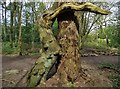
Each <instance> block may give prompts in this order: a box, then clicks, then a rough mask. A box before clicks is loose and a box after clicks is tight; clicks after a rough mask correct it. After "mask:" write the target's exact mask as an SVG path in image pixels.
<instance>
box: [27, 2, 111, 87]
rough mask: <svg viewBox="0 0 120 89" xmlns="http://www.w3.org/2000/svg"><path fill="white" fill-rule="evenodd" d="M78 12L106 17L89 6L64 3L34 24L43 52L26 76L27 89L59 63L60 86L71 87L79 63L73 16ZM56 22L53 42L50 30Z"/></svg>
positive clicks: (75, 26)
mask: <svg viewBox="0 0 120 89" xmlns="http://www.w3.org/2000/svg"><path fill="white" fill-rule="evenodd" d="M81 10H84V11H90V12H94V13H99V14H103V15H107V14H109V13H110V12H109V11H106V10H103V9H101V8H99V7H97V6H96V5H93V4H92V3H83V4H77V3H65V4H62V5H61V6H59V7H58V8H56V9H55V10H53V11H49V12H46V13H45V14H43V16H42V17H41V18H40V19H39V20H38V23H39V26H40V27H39V32H40V39H41V42H42V46H43V48H42V50H43V51H42V53H41V57H40V58H39V59H38V60H37V61H36V63H35V64H34V66H33V68H32V69H31V71H30V73H29V75H28V86H30V87H35V86H37V85H38V84H40V83H41V82H42V81H46V78H47V75H48V73H49V71H50V70H51V68H52V66H53V65H54V64H55V62H56V61H57V60H59V59H60V60H61V61H60V65H59V68H58V73H59V75H60V80H61V81H60V83H61V84H62V85H61V86H64V85H66V84H67V83H68V82H72V83H73V82H74V81H75V80H76V79H77V77H78V76H79V73H80V70H81V66H80V65H81V64H80V60H79V59H80V53H79V34H78V29H79V24H78V21H77V17H76V16H75V15H74V12H75V11H81ZM56 18H58V23H59V35H58V38H57V39H56V38H55V37H54V36H53V33H52V28H51V27H52V25H53V22H54V21H55V19H56ZM59 57H60V58H59Z"/></svg>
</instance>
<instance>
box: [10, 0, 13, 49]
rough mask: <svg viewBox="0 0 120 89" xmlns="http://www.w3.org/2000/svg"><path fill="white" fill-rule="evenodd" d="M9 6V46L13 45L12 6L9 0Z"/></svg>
mask: <svg viewBox="0 0 120 89" xmlns="http://www.w3.org/2000/svg"><path fill="white" fill-rule="evenodd" d="M10 7H11V10H10V46H11V48H12V47H13V8H12V7H13V6H12V4H11V2H10Z"/></svg>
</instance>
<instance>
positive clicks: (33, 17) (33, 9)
mask: <svg viewBox="0 0 120 89" xmlns="http://www.w3.org/2000/svg"><path fill="white" fill-rule="evenodd" d="M32 12H33V14H32V15H33V16H32V22H33V27H32V49H34V35H35V34H34V29H35V25H34V24H35V2H33V4H32Z"/></svg>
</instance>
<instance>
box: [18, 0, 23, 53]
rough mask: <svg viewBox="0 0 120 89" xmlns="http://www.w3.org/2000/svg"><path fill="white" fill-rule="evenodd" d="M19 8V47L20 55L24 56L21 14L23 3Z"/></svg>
mask: <svg viewBox="0 0 120 89" xmlns="http://www.w3.org/2000/svg"><path fill="white" fill-rule="evenodd" d="M20 4H21V5H20V7H19V16H18V27H19V38H18V47H19V55H22V27H21V14H22V2H21V3H20Z"/></svg>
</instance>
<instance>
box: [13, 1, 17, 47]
mask: <svg viewBox="0 0 120 89" xmlns="http://www.w3.org/2000/svg"><path fill="white" fill-rule="evenodd" d="M16 13H17V6H16V2H14V16H13V20H14V47H16V45H17V29H16V25H17V24H16V23H17V22H16Z"/></svg>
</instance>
